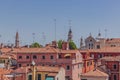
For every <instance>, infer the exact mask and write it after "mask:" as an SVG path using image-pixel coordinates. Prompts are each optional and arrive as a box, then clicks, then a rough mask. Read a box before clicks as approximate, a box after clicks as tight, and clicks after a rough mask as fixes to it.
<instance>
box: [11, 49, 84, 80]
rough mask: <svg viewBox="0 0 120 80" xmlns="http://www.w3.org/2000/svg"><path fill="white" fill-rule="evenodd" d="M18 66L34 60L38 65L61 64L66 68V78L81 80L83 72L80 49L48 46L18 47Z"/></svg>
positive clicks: (27, 64)
mask: <svg viewBox="0 0 120 80" xmlns="http://www.w3.org/2000/svg"><path fill="white" fill-rule="evenodd" d="M13 53H14V54H17V67H25V66H30V65H31V62H32V61H33V60H34V61H35V63H36V65H41V66H59V67H63V68H64V69H65V74H66V80H80V75H81V73H82V67H83V63H82V55H81V54H80V52H79V50H59V49H55V48H51V47H46V48H18V49H17V50H15V51H13Z"/></svg>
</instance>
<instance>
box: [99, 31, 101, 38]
mask: <svg viewBox="0 0 120 80" xmlns="http://www.w3.org/2000/svg"><path fill="white" fill-rule="evenodd" d="M100 37H101V33H100V30H99V33H98V38H100Z"/></svg>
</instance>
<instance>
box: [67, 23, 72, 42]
mask: <svg viewBox="0 0 120 80" xmlns="http://www.w3.org/2000/svg"><path fill="white" fill-rule="evenodd" d="M69 25H70V29H69V32H68V39H67V41H70V40H72V37H73V35H72V30H71V22H70V21H69Z"/></svg>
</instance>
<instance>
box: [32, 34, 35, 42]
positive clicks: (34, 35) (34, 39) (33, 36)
mask: <svg viewBox="0 0 120 80" xmlns="http://www.w3.org/2000/svg"><path fill="white" fill-rule="evenodd" d="M32 35H33V43H34V42H35V33H32Z"/></svg>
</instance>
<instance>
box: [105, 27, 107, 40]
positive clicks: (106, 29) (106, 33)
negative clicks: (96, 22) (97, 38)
mask: <svg viewBox="0 0 120 80" xmlns="http://www.w3.org/2000/svg"><path fill="white" fill-rule="evenodd" d="M105 38H107V29H105Z"/></svg>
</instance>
